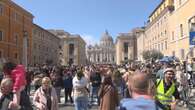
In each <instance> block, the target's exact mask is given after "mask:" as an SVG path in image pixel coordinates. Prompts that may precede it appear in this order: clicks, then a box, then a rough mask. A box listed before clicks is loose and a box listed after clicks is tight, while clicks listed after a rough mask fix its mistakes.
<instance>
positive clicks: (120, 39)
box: [115, 32, 137, 65]
mask: <svg viewBox="0 0 195 110" xmlns="http://www.w3.org/2000/svg"><path fill="white" fill-rule="evenodd" d="M136 43H137V42H136V35H135V33H134V32H130V33H121V34H119V35H118V36H117V39H116V45H115V47H116V64H118V65H119V64H121V63H122V62H128V61H129V60H136V57H137V55H136V54H137V53H136V52H137V48H136V46H137V45H136Z"/></svg>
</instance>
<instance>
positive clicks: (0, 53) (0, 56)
mask: <svg viewBox="0 0 195 110" xmlns="http://www.w3.org/2000/svg"><path fill="white" fill-rule="evenodd" d="M2 57H3V52H2V51H1V50H0V58H2Z"/></svg>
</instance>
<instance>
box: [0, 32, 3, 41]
mask: <svg viewBox="0 0 195 110" xmlns="http://www.w3.org/2000/svg"><path fill="white" fill-rule="evenodd" d="M2 40H3V31H1V30H0V41H2Z"/></svg>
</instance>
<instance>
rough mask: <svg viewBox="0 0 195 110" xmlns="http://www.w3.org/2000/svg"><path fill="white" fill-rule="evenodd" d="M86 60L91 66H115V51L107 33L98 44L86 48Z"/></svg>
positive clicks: (106, 32)
mask: <svg viewBox="0 0 195 110" xmlns="http://www.w3.org/2000/svg"><path fill="white" fill-rule="evenodd" d="M87 59H88V62H89V63H92V64H115V63H116V50H115V44H114V41H113V38H112V37H111V36H110V35H109V33H108V31H105V33H104V34H103V35H102V37H101V40H100V43H99V44H96V45H94V46H92V45H89V46H88V47H87Z"/></svg>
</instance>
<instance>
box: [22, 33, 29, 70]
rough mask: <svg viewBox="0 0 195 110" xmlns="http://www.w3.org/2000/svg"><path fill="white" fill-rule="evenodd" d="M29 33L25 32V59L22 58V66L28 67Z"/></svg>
mask: <svg viewBox="0 0 195 110" xmlns="http://www.w3.org/2000/svg"><path fill="white" fill-rule="evenodd" d="M27 40H28V32H27V31H23V57H22V64H23V65H24V66H25V67H27V64H28V62H27V60H28V59H27V53H28V44H27V43H28V42H27Z"/></svg>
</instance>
